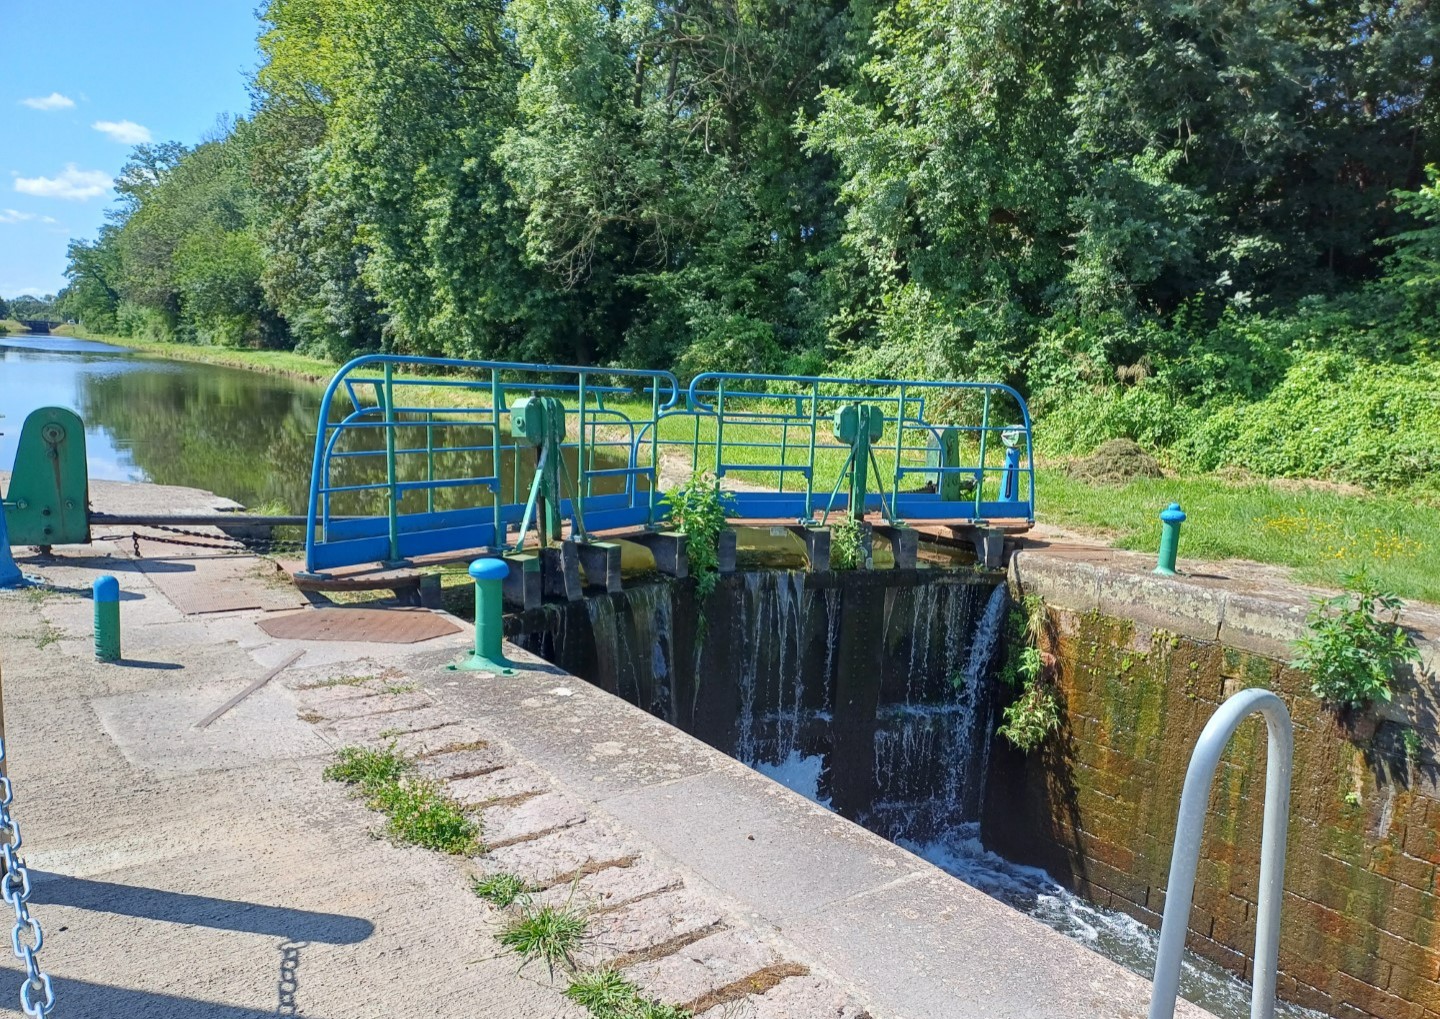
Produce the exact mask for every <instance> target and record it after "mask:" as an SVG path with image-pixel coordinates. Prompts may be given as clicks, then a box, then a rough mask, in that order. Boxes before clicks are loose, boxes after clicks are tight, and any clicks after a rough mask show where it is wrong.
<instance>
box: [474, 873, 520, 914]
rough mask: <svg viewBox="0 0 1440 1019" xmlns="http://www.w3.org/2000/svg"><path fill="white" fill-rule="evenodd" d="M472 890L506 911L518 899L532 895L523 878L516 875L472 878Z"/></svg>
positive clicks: (491, 875)
mask: <svg viewBox="0 0 1440 1019" xmlns="http://www.w3.org/2000/svg"><path fill="white" fill-rule="evenodd" d="M470 890H471V891H473V892H474V893H475V894H476V895H478V896H480V898H482V899H484V900H485V901H486V902H488V903H490V904H491V905H492V906H499V907H500V908H501V909H504V908H505V907H507V906H510V905H512V904H513V903H514V902H515V901H516V900H517V899H520V898H522V897H523V896H526V895H529V894H530V891H531V889H530V886H529V885H528V884H526V883H525V881H524V879H523V878H519V877H516V876H515V875H514V874H490V875H487V876H486V877H472V878H471V879H470Z"/></svg>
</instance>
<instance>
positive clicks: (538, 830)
mask: <svg viewBox="0 0 1440 1019" xmlns="http://www.w3.org/2000/svg"><path fill="white" fill-rule="evenodd" d="M585 817H586V815H585V808H584V807H583V806H582V805H581V804H580V802H579V801H578V800H575V799H573V798H571V797H569V796H567V795H565V794H564V793H554V792H549V793H541V794H540V795H539V796H536V797H534V798H533V799H528V800H524V801H522V802H520V803H510V804H504V805H502V806H496V807H489V808H487V809H486V810H485V813H484V815H483V819H484V823H485V844H486V845H488V846H490V847H491V848H498V847H501V846H504V845H505V844H506V843H512V842H520V841H523V840H526V839H533V838H535V837H536V836H538V835H542V834H544V833H546V832H551V831H555V830H557V829H560V828H572V827H574V826H575V825H577V824H582V823H584V821H585Z"/></svg>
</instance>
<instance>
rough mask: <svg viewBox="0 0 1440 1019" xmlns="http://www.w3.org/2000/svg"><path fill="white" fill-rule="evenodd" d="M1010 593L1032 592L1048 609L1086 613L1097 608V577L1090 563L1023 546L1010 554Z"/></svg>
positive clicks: (1098, 608) (1098, 596) (1098, 598)
mask: <svg viewBox="0 0 1440 1019" xmlns="http://www.w3.org/2000/svg"><path fill="white" fill-rule="evenodd" d="M1010 587H1011V593H1012V594H1017V595H1027V594H1034V595H1039V596H1040V597H1041V598H1042V599H1044V601H1045V604H1046V605H1048V606H1049V607H1051V608H1056V609H1068V610H1069V611H1071V612H1078V613H1080V614H1082V615H1083V614H1085V613H1087V612H1098V611H1099V610H1100V578H1099V574H1098V572H1097V570H1096V568H1095V566H1094V564H1092V563H1086V562H1077V561H1075V560H1073V559H1061V558H1058V557H1050V556H1044V555H1041V554H1039V553H1037V552H1031V551H1027V550H1024V549H1022V550H1021V551H1019V552H1016V553H1015V554H1014V555H1013V556H1011V557H1010Z"/></svg>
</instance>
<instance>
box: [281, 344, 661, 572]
mask: <svg viewBox="0 0 1440 1019" xmlns="http://www.w3.org/2000/svg"><path fill="white" fill-rule="evenodd" d="M397 369H409V370H411V371H415V370H419V371H426V372H429V373H432V374H427V375H423V376H415V375H401V374H399V373H398V371H397ZM441 373H448V374H441ZM462 373H463V374H462ZM427 390H449V391H451V392H448V393H447V394H446V398H445V400H444V401H443V402H442V403H440V404H439V405H436V404H435V403H434V402H426V391H427ZM454 390H461V391H463V392H464V394H465V396H466V397H467V398H468V399H470V400H472V401H473V403H472V404H471V405H468V406H467V405H464V403H465V401H463V400H461V401H457V400H456V399H455V397H454V393H453V391H454ZM522 394H523V395H532V394H544V395H552V396H557V397H559V398H561V399H562V400H564V401H565V402H566V404H567V408H569V409H570V414H567V417H573V418H574V421H575V424H576V429H575V434H574V439H573V441H571V440H569V437H568V435H567V441H565V442H564V443H562V445H561V453H562V454H563V456H564V458H565V459H566V460H567V461H569V462H571V471H572V473H573V476H574V478H575V485H574V491H573V493H572V497H571V498H570V499H566V500H564V501H563V502H562V504H561V507H560V512H561V514H562V515H563V516H566V517H569V518H570V520H571V523H572V528H574V529H575V530H577V531H579V532H581V533H583V532H584V530H585V529H586V527H587V526H588V527H589V528H594V529H603V528H607V527H625V526H630V525H648V524H653V523H655V522H656V521H657V519H658V517H659V516H660V514H661V511H660V509H659V506H658V501H659V493H658V491H657V478H658V467H659V462H658V455H659V450H658V447H655V446H653V444H652V446H651V448H650V451H649V452H650V457H649V461H648V462H642V461H641V459H640V449H641V446H640V443H639V442H638V440H637V431H638V430H639V429H641V428H643V427H645V426H646V425H647V424H653V422H654V421H656V420H657V419H658V418H659V416H660V415H661V414H662V413H663V412H665V411H667V410H669V409H670V408H673V407H674V406H675V405H676V403H677V402H678V401H679V395H680V386H679V383H678V382H677V381H676V379H675V376H673V375H671V374H670V373H669V372H663V371H658V372H656V371H642V370H634V369H608V368H586V367H578V366H570V365H538V364H523V363H518V362H506V361H462V360H456V359H452V358H439V357H408V356H403V355H393V354H369V355H365V356H362V357H357V358H355V359H354V360H352V361H350V362H349V363H348V364H346V365H344V366H343V367H341V368H340V370H339V371H338V372H336V374H335V377H334V378H332V379H331V380H330V384H329V385H328V386H327V387H326V389H325V394H324V397H323V398H322V400H321V404H320V414H319V424H318V426H317V428H316V435H315V457H314V462H313V464H312V467H311V478H310V499H309V506H308V509H307V521H308V525H309V526H308V527H307V533H306V545H305V568H306V570H308V571H309V572H312V573H315V572H319V571H321V570H325V569H331V568H334V567H337V566H345V565H354V564H358V563H364V562H380V561H401V560H404V559H406V558H407V557H410V556H415V555H424V554H427V553H436V552H449V551H458V550H461V549H468V548H493V549H507V548H513V547H516V546H518V545H520V544H523V542H524V540H525V537H526V536H525V534H523V533H521V534H519V535H517V536H516V538H515V540H514V541H513V542H512V541H511V538H510V533H509V532H510V530H511V528H512V527H513V526H514V525H516V524H518V523H519V522H520V520H521V517H522V515H523V510H524V505H525V501H526V500H525V496H524V492H525V486H526V485H527V484H528V482H529V471H530V469H531V466H532V465H528V464H527V461H528V460H529V459H531V458H532V454H533V448H532V447H531V446H529V445H526V444H521V443H517V442H516V441H514V439H513V438H512V437H511V436H510V434H509V422H508V420H507V417H508V406H507V403H508V401H510V400H511V399H512V398H513V397H516V396H519V395H522ZM337 396H338V397H339V399H337ZM621 399H623V400H626V401H627V404H626V409H625V411H624V412H622V411H620V410H617V409H614V408H613V407H607V406H606V401H607V400H610V401H612V402H613V401H616V400H621ZM646 400H648V402H649V411H648V413H647V412H646V411H644V410H643V409H641V408H642V407H643V402H644V401H646ZM347 401H348V408H347V407H346V406H345V404H346V402H347ZM452 403H460V404H461V405H460V406H451V405H450V404H452Z"/></svg>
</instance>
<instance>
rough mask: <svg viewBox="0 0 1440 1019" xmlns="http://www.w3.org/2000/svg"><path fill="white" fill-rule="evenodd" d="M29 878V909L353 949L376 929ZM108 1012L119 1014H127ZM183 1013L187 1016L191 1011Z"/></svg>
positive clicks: (59, 877) (276, 910)
mask: <svg viewBox="0 0 1440 1019" xmlns="http://www.w3.org/2000/svg"><path fill="white" fill-rule="evenodd" d="M30 877H31V884H32V888H33V892H32V893H31V896H30V902H31V904H32V905H34V904H37V903H38V904H41V905H49V906H73V907H75V908H76V909H90V910H97V911H99V912H104V913H118V914H120V915H121V916H135V917H141V918H143V919H146V920H164V921H167V922H169V923H180V924H193V925H195V926H197V927H213V928H215V929H217V930H227V931H243V932H245V933H248V934H264V935H268V936H270V937H277V938H288V939H290V940H291V941H311V942H322V943H324V944H330V945H353V944H355V943H357V942H360V941H364V940H365V939H366V938H368V937H369V936H370V935H371V934H372V933H374V931H375V925H374V924H373V923H371V922H370V921H369V920H366V919H363V918H362V917H358V916H345V915H343V914H341V913H314V912H311V911H309V910H304V909H289V908H286V907H284V906H262V905H260V904H259V903H255V902H237V901H235V900H233V899H213V898H210V897H209V896H205V895H185V894H182V893H179V892H164V891H160V890H158V889H155V888H139V887H135V886H134V885H120V884H113V883H111V882H108V881H91V880H89V879H86V878H77V877H67V876H65V875H64V874H51V873H47V872H45V871H38V870H33V871H31V872H30ZM108 990H112V991H113V990H115V989H114V988H108ZM5 997H6V996H5V995H0V1001H3V1000H5ZM109 1014H110V1015H115V1016H121V1015H129V1014H130V1013H127V1012H112V1013H109ZM184 1014H185V1015H187V1016H188V1015H189V1014H190V1013H188V1012H186V1013H184ZM197 1014H198V1013H197ZM206 1014H207V1015H208V1013H206ZM216 1014H217V1015H219V1014H221V1013H216ZM237 1014H238V1013H237ZM246 1014H247V1015H249V1014H250V1013H246ZM176 1015H177V1016H178V1015H180V1013H176Z"/></svg>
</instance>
